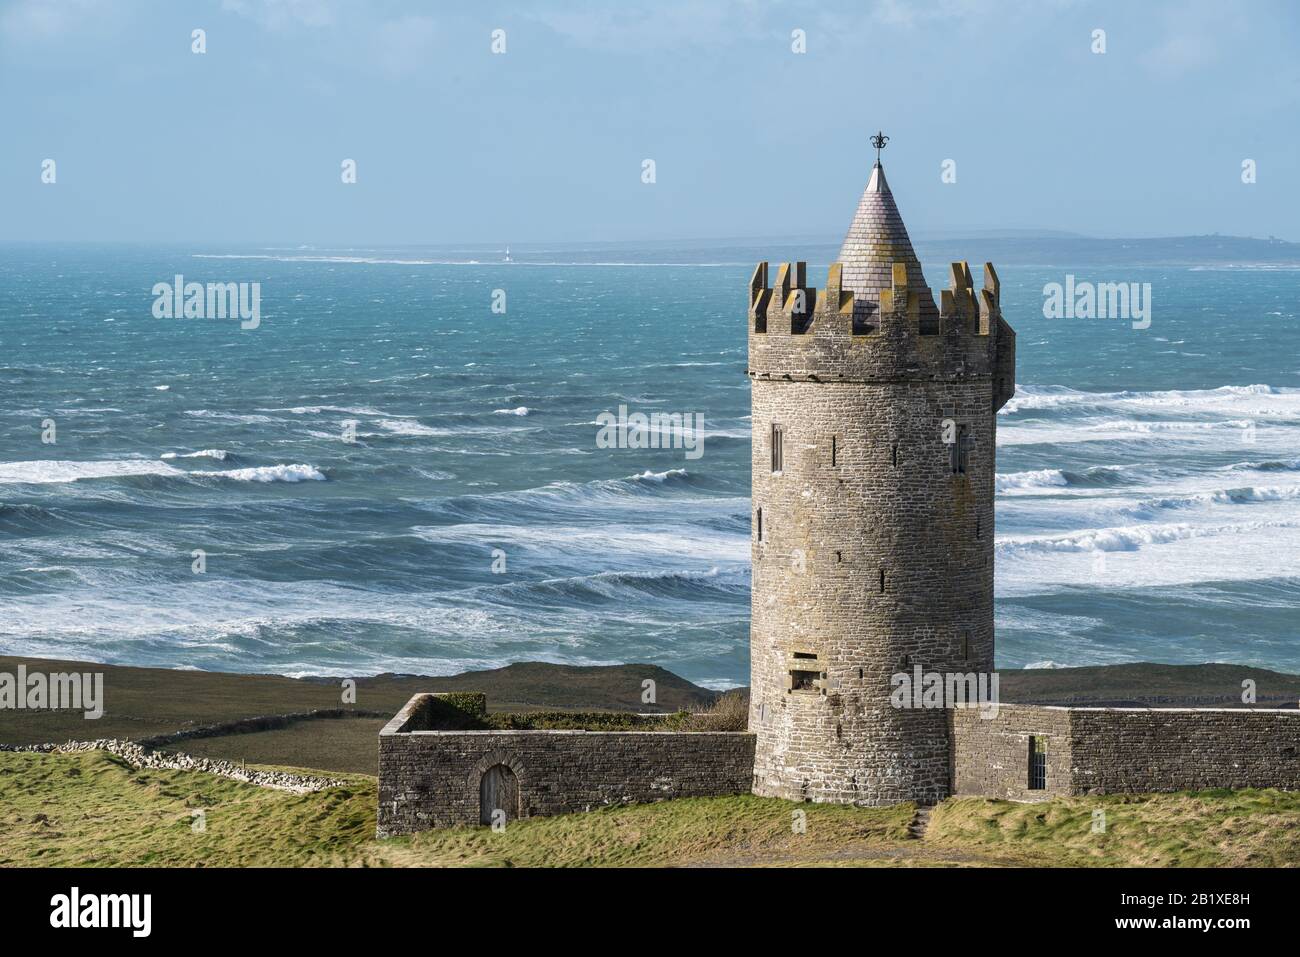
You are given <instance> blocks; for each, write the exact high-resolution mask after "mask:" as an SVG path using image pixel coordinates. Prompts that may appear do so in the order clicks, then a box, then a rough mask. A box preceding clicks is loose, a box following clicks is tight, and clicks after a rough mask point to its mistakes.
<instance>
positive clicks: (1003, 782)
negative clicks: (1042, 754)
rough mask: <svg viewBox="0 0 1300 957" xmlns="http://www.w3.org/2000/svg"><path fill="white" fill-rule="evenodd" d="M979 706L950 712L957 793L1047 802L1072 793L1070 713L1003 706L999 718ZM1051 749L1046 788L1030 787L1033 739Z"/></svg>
mask: <svg viewBox="0 0 1300 957" xmlns="http://www.w3.org/2000/svg"><path fill="white" fill-rule="evenodd" d="M983 713H984V712H983V711H982V710H981V709H979V708H958V709H954V710H953V711H952V712H951V717H950V721H951V724H952V734H951V735H950V740H951V741H952V764H951V767H952V775H953V781H952V793H953V794H954V795H956V796H958V797H960V796H979V797H993V798H1005V799H1007V800H1011V801H1045V800H1047V799H1048V798H1053V797H1060V796H1062V795H1066V794H1069V793H1071V792H1070V788H1071V784H1072V779H1071V764H1070V762H1071V756H1070V755H1071V752H1070V712H1069V711H1067V710H1066V709H1064V708H1038V707H1033V706H1029V705H1005V704H1004V705H1002V706H1000V707H999V708H998V712H997V717H995V718H983V717H981V714H983ZM1031 737H1038V738H1040V739H1041V740H1042V742H1043V744H1044V745H1045V747H1046V751H1047V759H1046V765H1047V768H1046V772H1047V773H1046V787H1044V788H1043V789H1042V790H1035V791H1031V790H1030V789H1029V739H1030V738H1031Z"/></svg>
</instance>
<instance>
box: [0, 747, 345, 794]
mask: <svg viewBox="0 0 1300 957" xmlns="http://www.w3.org/2000/svg"><path fill="white" fill-rule="evenodd" d="M0 751H7V752H9V753H10V754H24V753H26V754H73V753H76V752H78V751H106V752H107V753H109V754H112V755H116V756H117V757H119V758H121V759H122V760H123V761H125V762H126V763H127V764H129V765H131V766H132V767H133V768H137V769H140V768H158V769H165V770H172V771H202V772H203V773H205V774H215V775H217V776H218V777H223V778H230V779H231V780H232V781H242V782H243V783H245V784H253V785H256V786H257V787H263V788H272V789H274V790H276V791H290V792H292V793H294V794H312V793H314V792H316V791H323V790H324V789H325V788H331V787H343V786H345V785H347V784H349V783H351V782H349V781H346V780H344V779H343V778H322V777H314V776H311V775H306V774H294V773H292V772H290V771H260V770H255V769H253V768H245V767H244V766H243V765H240V764H235V763H234V762H233V761H222V760H220V759H217V758H196V757H194V756H192V755H189V754H182V753H181V752H179V751H173V752H161V751H151V750H149V749H148V748H146V747H144V746H143V745H141V744H139V743H138V742H135V741H124V740H120V739H117V738H104V739H100V740H96V741H68V742H67V743H65V744H0Z"/></svg>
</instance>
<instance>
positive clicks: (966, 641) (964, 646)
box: [961, 628, 970, 661]
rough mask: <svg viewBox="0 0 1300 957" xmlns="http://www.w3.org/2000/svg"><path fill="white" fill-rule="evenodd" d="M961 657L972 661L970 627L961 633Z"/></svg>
mask: <svg viewBox="0 0 1300 957" xmlns="http://www.w3.org/2000/svg"><path fill="white" fill-rule="evenodd" d="M961 657H962V660H963V661H970V629H969V628H966V629H964V630H963V631H962V633H961Z"/></svg>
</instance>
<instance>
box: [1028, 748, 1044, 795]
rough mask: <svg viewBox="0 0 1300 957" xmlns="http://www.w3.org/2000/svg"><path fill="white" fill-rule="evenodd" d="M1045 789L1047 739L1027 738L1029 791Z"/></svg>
mask: <svg viewBox="0 0 1300 957" xmlns="http://www.w3.org/2000/svg"><path fill="white" fill-rule="evenodd" d="M1046 788H1047V739H1046V738H1044V737H1042V736H1041V735H1037V734H1032V735H1030V736H1029V790H1031V791H1042V790H1045V789H1046Z"/></svg>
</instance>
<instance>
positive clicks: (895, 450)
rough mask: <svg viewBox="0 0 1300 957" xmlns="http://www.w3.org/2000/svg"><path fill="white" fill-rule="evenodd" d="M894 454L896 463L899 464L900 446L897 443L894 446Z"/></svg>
mask: <svg viewBox="0 0 1300 957" xmlns="http://www.w3.org/2000/svg"><path fill="white" fill-rule="evenodd" d="M893 456H894V464H895V465H897V464H898V446H897V445H895V446H894V451H893Z"/></svg>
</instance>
